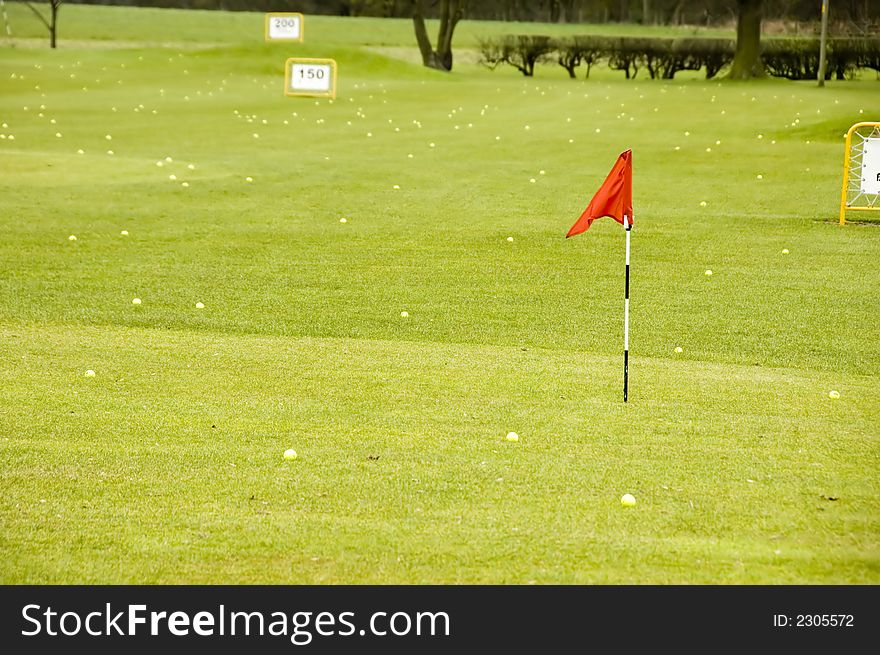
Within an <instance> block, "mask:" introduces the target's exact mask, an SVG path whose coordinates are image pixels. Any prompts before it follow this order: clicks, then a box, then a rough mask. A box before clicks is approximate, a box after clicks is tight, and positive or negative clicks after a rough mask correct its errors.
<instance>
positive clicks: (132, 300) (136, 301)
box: [131, 298, 141, 305]
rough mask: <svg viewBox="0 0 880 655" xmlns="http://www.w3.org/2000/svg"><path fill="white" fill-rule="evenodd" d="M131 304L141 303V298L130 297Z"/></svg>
mask: <svg viewBox="0 0 880 655" xmlns="http://www.w3.org/2000/svg"><path fill="white" fill-rule="evenodd" d="M131 304H132V305H140V304H141V299H140V298H132V299H131Z"/></svg>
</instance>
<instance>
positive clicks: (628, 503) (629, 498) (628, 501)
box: [620, 494, 636, 507]
mask: <svg viewBox="0 0 880 655" xmlns="http://www.w3.org/2000/svg"><path fill="white" fill-rule="evenodd" d="M620 504H621V505H623V506H624V507H633V506H634V505H635V504H636V498H635V496H633V495H632V494H623V495H622V496H621V497H620Z"/></svg>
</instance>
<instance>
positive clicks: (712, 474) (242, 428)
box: [0, 5, 880, 584]
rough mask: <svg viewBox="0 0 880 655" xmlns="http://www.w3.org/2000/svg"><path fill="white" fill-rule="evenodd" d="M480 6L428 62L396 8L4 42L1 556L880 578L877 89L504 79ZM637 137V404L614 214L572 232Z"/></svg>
mask: <svg viewBox="0 0 880 655" xmlns="http://www.w3.org/2000/svg"><path fill="white" fill-rule="evenodd" d="M27 16H28V15H27V12H26V9H25V8H23V7H21V6H19V5H13V6H12V11H11V19H12V20H13V30H14V33H16V34H17V35H18V36H24V37H27V36H33V37H36V36H38V35H39V36H41V35H40V32H39V30H38V28H37V26H36V25H35V24H34V25H32V26H31V27H28V24H29V21H31V20H32V19H29V18H28V17H27ZM68 23H69V25H70V33H69V38H70V39H72V40H73V41H72V42H71V43H65V35H66V30H67V29H68V28H67V27H66V26H67V24H68ZM119 25H127V26H128V27H127V28H126V30H124V31H120V30H121V28H118V27H114V26H119ZM483 25H485V26H486V30H487V33H498V32H499V31H503V29H502V28H503V27H504V26H499V25H488V24H483ZM206 26H207V27H206ZM480 27H481V24H478V23H467V22H465V23H463V24H462V29H463V30H464V31H463V35H464V36H463V38H462V43H463V45H464V46H465V47H464V48H463V49H462V51H461V52H460V53H459V56H460V59H461V60H462V62H464V63H462V65H460V66H457V67H456V70H455V71H454V72H453V74H451V75H444V74H441V73H437V72H433V71H429V70H426V69H423V68H422V67H421V66H420V65H418V64H416V63H412V62H413V61H414V59H415V57H414V56H413V55H414V53H415V47H414V37H413V36H412V28H411V24H410V23H409V22H407V21H385V22H382V21H369V20H354V19H352V20H344V19H328V18H324V19H319V18H312V17H307V18H306V31H305V34H306V42H305V43H304V44H301V45H286V46H285V45H276V44H269V45H267V44H264V43H263V42H262V39H263V35H262V15H259V14H226V13H219V12H218V13H214V12H204V13H203V12H178V11H162V10H140V9H110V8H90V7H75V6H64V7H63V8H62V12H61V19H60V46H61V47H60V48H59V49H58V50H57V51H54V52H52V51H49V50H48V49H47V48H46V47H45V45H44V44H43V43H42V42H41V41H40V42H38V41H35V40H34V41H30V40H28V39H23V40H19V41H17V42H16V45H15V47H11V46H10V45H9V44H8V43H3V44H2V45H0V123H2V126H3V127H2V129H0V134H3V135H5V136H6V138H5V139H0V230H2V235H3V238H2V240H0V476H2V494H0V548H2V552H3V557H2V558H0V581H2V582H4V583H528V582H535V583H539V584H540V583H833V584H836V583H871V584H877V583H878V582H880V481H878V465H880V448H878V433H880V402H878V392H880V385H878V382H880V368H878V366H880V323H878V316H880V264H878V261H880V258H878V256H880V229H878V227H877V224H876V223H874V224H851V225H847V226H846V227H843V228H841V227H839V226H838V225H837V224H836V217H837V203H838V202H839V189H840V174H841V164H842V158H843V139H842V135H843V133H844V132H845V131H846V129H847V128H848V127H849V126H850V125H851V124H852V123H854V122H856V121H858V120H868V119H873V120H878V119H880V83H878V82H877V81H876V80H874V79H873V78H872V77H871V76H869V75H865V76H864V78H863V79H862V80H859V81H852V82H845V83H844V82H831V83H829V85H828V86H827V87H826V88H825V89H824V90H820V89H817V88H815V84H813V83H804V84H800V83H791V82H786V81H781V80H767V81H762V82H756V83H750V84H731V83H721V82H718V81H708V82H707V81H705V80H703V79H700V78H699V76H698V75H692V76H691V77H688V76H686V75H685V76H682V79H677V80H675V81H665V82H661V81H651V80H646V79H641V75H640V76H639V78H637V79H636V80H632V81H626V80H624V79H623V76H622V73H619V72H612V71H608V70H601V69H599V70H595V71H594V72H593V74H592V75H591V78H590V80H588V81H584V80H583V79H579V80H576V81H573V80H569V79H567V77H566V76H565V73H564V71H563V70H562V69H561V68H559V67H558V66H550V65H548V66H542V67H540V68H539V70H538V73H537V77H536V78H534V79H523V78H522V76H520V75H519V74H518V73H516V72H515V71H513V70H510V69H508V70H503V69H500V70H498V71H495V72H490V71H487V70H485V69H482V68H479V67H478V66H476V65H475V64H473V63H467V62H468V58H470V61H473V59H474V55H473V53H472V52H469V51H468V50H467V46H468V45H469V44H471V45H472V44H473V43H474V42H475V38H476V37H475V36H473V35H479V33H480ZM533 27H534V26H533ZM538 27H541V26H538ZM465 28H466V29H465ZM580 28H581V29H580V31H584V32H589V31H595V30H593V29H590V26H580ZM547 29H548V30H550V29H555V28H550V27H548V28H547ZM596 29H598V28H596ZM376 30H381V31H380V34H381V35H383V36H381V38H379V39H377V37H376V36H375V35H376ZM511 30H512V31H513V28H511ZM90 35H94V36H96V37H99V39H98V40H95V41H90ZM114 35H117V37H118V40H117V41H114V38H117V37H114ZM468 35H471V36H468ZM322 39H323V40H322ZM163 44H164V45H163ZM363 44H372V45H363ZM377 45H381V46H383V47H385V46H387V47H388V48H390V49H388V50H386V51H384V52H383V51H379V50H377V49H376V48H375V47H373V46H377ZM403 46H406V48H405V49H404V48H403ZM294 55H302V56H326V57H334V58H336V59H337V60H338V62H339V70H340V78H339V97H338V98H337V100H336V101H335V102H332V103H331V102H329V101H328V100H318V101H316V100H314V99H303V98H285V97H283V95H282V85H283V63H284V60H285V58H286V57H288V56H294ZM53 121H54V122H53ZM56 133H58V134H60V135H61V136H60V137H59V136H56ZM108 135H109V137H112V138H110V139H108V138H107V137H108ZM12 137H14V138H12ZM629 147H631V148H632V149H633V151H634V170H635V176H634V196H635V198H634V201H635V211H636V218H635V227H634V229H633V233H632V240H633V255H632V261H633V270H632V316H631V320H632V333H631V340H630V343H631V346H630V347H631V362H630V374H631V380H630V382H631V396H630V402H629V403H628V404H627V405H624V404H623V403H622V399H621V374H622V371H621V368H622V356H621V351H622V332H623V325H622V323H623V257H624V231H623V229H622V227H621V226H620V225H619V224H617V223H615V222H614V221H612V220H611V219H603V220H601V221H598V222H597V223H595V224H594V225H593V227H592V228H591V229H590V231H589V232H588V233H587V234H586V235H583V236H580V237H577V238H576V239H570V240H566V239H564V238H563V236H564V234H565V232H566V231H567V230H568V228H569V227H570V226H571V224H572V223H573V222H574V221H575V219H576V218H577V216H578V215H579V214H580V212H581V211H582V210H583V208H584V206H585V205H586V203H587V201H588V200H589V198H590V196H591V195H592V193H593V192H594V191H595V190H596V188H597V187H598V186H599V184H600V183H601V181H602V179H604V176H605V174H606V173H607V171H608V170H609V168H610V167H611V165H612V164H613V163H614V160H615V158H616V157H617V155H618V153H620V152H621V151H622V150H625V149H626V148H629ZM79 150H82V152H83V154H78V151H79ZM108 150H112V151H113V154H112V155H111V154H108V153H107V151H108ZM166 157H170V158H171V161H166ZM159 162H160V163H161V164H162V165H161V166H159V165H157V163H159ZM190 164H192V166H193V168H192V169H190V168H189V167H188V166H189V165H190ZM542 171H543V174H542ZM171 175H173V176H176V179H174V180H172V179H170V178H169V176H171ZM759 175H760V176H763V177H762V179H759V178H758V176H759ZM247 178H252V181H250V182H248V181H247ZM183 183H186V184H188V185H189V186H188V187H184V186H183ZM396 187H399V188H396ZM701 203H706V204H705V206H701ZM341 218H345V219H346V220H347V222H345V223H341V222H340V219H341ZM853 218H865V217H864V216H862V217H859V216H858V215H854V216H853ZM123 230H126V231H128V235H127V236H124V235H122V234H121V232H122V231H123ZM70 235H75V236H76V237H77V239H76V241H70V240H69V239H68V237H69V236H70ZM508 237H513V241H509V240H508ZM783 249H787V250H788V251H789V253H788V254H783ZM707 269H710V270H712V271H713V273H714V274H713V275H711V276H707V275H705V271H706V270H707ZM133 298H140V299H141V300H142V303H141V304H140V305H139V306H135V305H133V304H132V299H133ZM197 302H200V303H204V305H205V307H204V308H203V309H196V308H195V304H196V303H197ZM404 311H405V312H408V313H409V316H408V317H407V318H404V317H402V316H401V312H404ZM676 347H681V348H682V349H683V352H681V353H676V352H675V348H676ZM89 369H90V370H94V371H95V376H94V377H86V376H85V371H86V370H89ZM831 390H836V391H839V393H840V398H839V399H836V400H834V399H831V398H829V395H828V394H829V391H831ZM509 431H515V432H517V433H519V435H520V441H519V442H518V443H509V442H506V441H505V440H504V435H505V434H506V433H507V432H509ZM287 448H295V449H296V450H297V452H298V453H299V457H298V459H296V460H295V461H286V460H284V459H283V458H282V453H283V452H284V450H285V449H287ZM624 493H632V494H633V495H635V497H636V498H637V500H638V504H637V505H636V506H635V507H633V508H623V507H621V505H620V501H619V499H620V496H621V495H622V494H624Z"/></svg>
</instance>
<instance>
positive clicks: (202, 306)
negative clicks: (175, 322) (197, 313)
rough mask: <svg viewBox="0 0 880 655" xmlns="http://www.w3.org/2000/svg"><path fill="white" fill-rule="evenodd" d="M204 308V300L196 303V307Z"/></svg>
mask: <svg viewBox="0 0 880 655" xmlns="http://www.w3.org/2000/svg"><path fill="white" fill-rule="evenodd" d="M204 308H205V303H203V302H197V303H196V309H204Z"/></svg>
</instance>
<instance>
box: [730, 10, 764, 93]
mask: <svg viewBox="0 0 880 655" xmlns="http://www.w3.org/2000/svg"><path fill="white" fill-rule="evenodd" d="M762 1H763V0H737V8H738V9H739V12H738V15H737V20H736V52H735V54H734V56H733V65H732V66H731V68H730V75H729V76H728V77H730V78H731V79H734V80H747V79H749V78H752V77H763V75H764V65H763V64H762V63H761V3H762Z"/></svg>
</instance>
